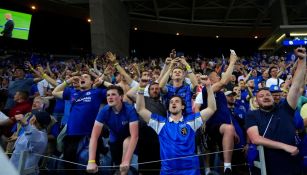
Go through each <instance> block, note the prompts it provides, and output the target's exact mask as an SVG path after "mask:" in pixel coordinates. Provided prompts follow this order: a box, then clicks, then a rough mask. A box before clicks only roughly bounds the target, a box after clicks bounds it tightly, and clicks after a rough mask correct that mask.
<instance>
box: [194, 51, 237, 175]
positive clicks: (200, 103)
mask: <svg viewBox="0 0 307 175" xmlns="http://www.w3.org/2000/svg"><path fill="white" fill-rule="evenodd" d="M237 59H238V58H237V55H236V53H235V52H234V51H233V50H231V53H230V60H229V65H228V68H227V70H226V72H225V73H224V75H223V77H222V78H220V77H219V75H218V74H217V73H216V72H214V71H213V72H211V73H210V74H209V79H210V81H211V83H212V90H213V92H214V93H215V100H216V103H217V104H216V106H217V110H216V112H215V113H214V115H213V116H212V117H211V118H210V119H209V120H208V122H206V133H207V134H208V135H209V137H211V138H212V140H213V142H215V143H216V144H217V145H218V146H219V147H220V148H223V151H224V152H223V158H224V174H226V175H231V174H232V170H231V159H232V151H230V150H233V148H234V144H235V141H238V136H237V134H236V131H235V128H234V126H233V125H232V123H231V114H230V111H229V110H228V107H227V100H226V97H225V95H224V92H223V91H222V89H223V88H224V87H225V86H226V85H227V84H228V83H229V81H230V80H231V75H232V73H233V69H234V65H235V63H236V61H237ZM207 94H208V92H207V91H206V88H203V89H202V92H201V93H199V94H198V95H197V97H196V100H195V112H197V111H200V110H201V109H203V108H205V107H207V102H206V98H207Z"/></svg>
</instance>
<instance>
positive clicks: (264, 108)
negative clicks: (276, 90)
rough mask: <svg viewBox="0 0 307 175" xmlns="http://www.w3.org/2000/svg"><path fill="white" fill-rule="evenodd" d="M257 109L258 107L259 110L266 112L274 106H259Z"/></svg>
mask: <svg viewBox="0 0 307 175" xmlns="http://www.w3.org/2000/svg"><path fill="white" fill-rule="evenodd" d="M259 107H260V109H263V110H266V111H270V110H272V109H273V108H274V105H271V106H262V105H261V106H260V105H259Z"/></svg>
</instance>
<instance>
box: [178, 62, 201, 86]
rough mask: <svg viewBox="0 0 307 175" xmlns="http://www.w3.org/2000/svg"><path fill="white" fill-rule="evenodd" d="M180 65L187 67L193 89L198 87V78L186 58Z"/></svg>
mask: <svg viewBox="0 0 307 175" xmlns="http://www.w3.org/2000/svg"><path fill="white" fill-rule="evenodd" d="M180 63H181V64H183V65H184V66H185V68H186V71H187V77H188V78H189V79H190V80H191V83H192V88H194V87H195V86H197V79H196V76H195V74H194V72H193V70H192V69H191V66H190V65H189V63H188V62H187V61H186V60H185V58H180Z"/></svg>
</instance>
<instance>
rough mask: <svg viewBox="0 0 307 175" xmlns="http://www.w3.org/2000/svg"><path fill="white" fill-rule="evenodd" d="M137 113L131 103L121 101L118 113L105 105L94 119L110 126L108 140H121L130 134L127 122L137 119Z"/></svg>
mask: <svg viewBox="0 0 307 175" xmlns="http://www.w3.org/2000/svg"><path fill="white" fill-rule="evenodd" d="M138 119H139V118H138V115H137V113H136V110H135V108H134V106H133V105H130V104H128V103H123V107H122V109H121V111H120V112H119V113H118V114H115V112H114V111H113V109H112V108H111V107H110V106H109V105H106V106H105V107H103V108H102V109H101V110H100V112H99V113H98V115H97V117H96V121H98V122H100V123H103V124H106V125H107V126H108V127H109V128H110V142H112V143H114V142H116V141H123V140H124V139H125V138H127V137H129V136H130V131H129V124H130V123H131V122H135V121H138Z"/></svg>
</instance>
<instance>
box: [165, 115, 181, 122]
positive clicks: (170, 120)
mask: <svg viewBox="0 0 307 175" xmlns="http://www.w3.org/2000/svg"><path fill="white" fill-rule="evenodd" d="M168 121H169V122H170V123H171V122H174V123H178V122H182V121H183V116H181V118H180V119H179V121H175V120H174V119H173V118H172V117H168Z"/></svg>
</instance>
